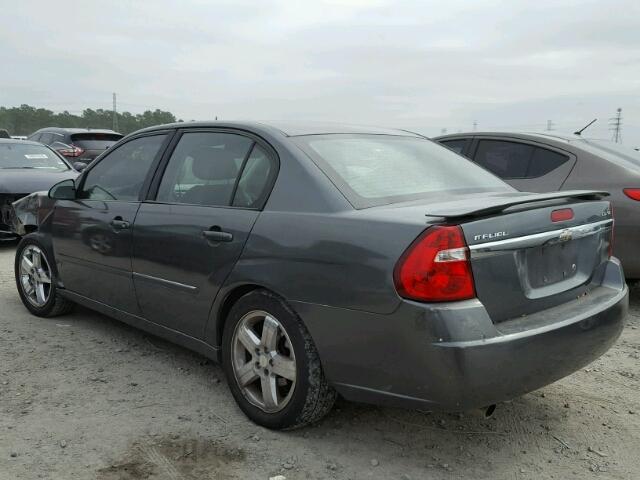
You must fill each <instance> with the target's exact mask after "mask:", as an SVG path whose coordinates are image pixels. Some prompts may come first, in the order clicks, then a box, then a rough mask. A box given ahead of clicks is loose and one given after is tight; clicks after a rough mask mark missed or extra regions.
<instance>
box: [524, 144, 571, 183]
mask: <svg viewBox="0 0 640 480" xmlns="http://www.w3.org/2000/svg"><path fill="white" fill-rule="evenodd" d="M567 160H569V157H567V156H566V155H562V154H561V153H557V152H552V151H551V150H547V149H546V148H536V151H535V152H533V157H532V158H531V165H529V170H528V171H527V177H528V178H534V177H542V176H543V175H546V174H547V173H549V172H552V171H553V170H555V169H556V168H558V167H559V166H560V165H562V164H563V163H564V162H566V161H567Z"/></svg>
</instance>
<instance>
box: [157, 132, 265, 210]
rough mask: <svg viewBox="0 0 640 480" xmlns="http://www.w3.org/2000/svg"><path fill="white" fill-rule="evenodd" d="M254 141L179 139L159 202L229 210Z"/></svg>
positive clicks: (218, 136)
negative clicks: (218, 207)
mask: <svg viewBox="0 0 640 480" xmlns="http://www.w3.org/2000/svg"><path fill="white" fill-rule="evenodd" d="M252 146H253V140H251V139H249V138H247V137H243V136H241V135H235V134H232V133H215V132H188V133H184V134H183V135H182V137H180V141H179V142H178V145H177V146H176V148H175V150H174V152H173V154H172V155H171V158H170V159H169V163H168V165H167V168H166V170H165V172H164V175H163V177H162V181H161V182H160V187H159V189H158V195H157V197H156V201H158V202H166V203H184V204H191V205H206V206H229V205H231V202H232V198H231V197H232V195H233V193H234V187H235V185H236V180H237V179H238V175H239V173H240V170H241V169H242V166H243V165H244V163H245V159H246V158H247V155H249V152H250V150H251V148H252Z"/></svg>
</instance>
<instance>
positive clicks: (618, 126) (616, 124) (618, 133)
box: [609, 108, 622, 143]
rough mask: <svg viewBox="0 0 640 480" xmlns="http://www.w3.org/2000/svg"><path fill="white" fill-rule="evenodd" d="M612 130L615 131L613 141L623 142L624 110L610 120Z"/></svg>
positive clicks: (619, 109) (617, 111) (620, 110)
mask: <svg viewBox="0 0 640 480" xmlns="http://www.w3.org/2000/svg"><path fill="white" fill-rule="evenodd" d="M609 125H610V127H611V128H610V130H613V135H612V138H611V139H612V140H613V141H614V142H616V143H620V142H622V109H621V108H618V110H616V116H615V117H612V118H610V119H609Z"/></svg>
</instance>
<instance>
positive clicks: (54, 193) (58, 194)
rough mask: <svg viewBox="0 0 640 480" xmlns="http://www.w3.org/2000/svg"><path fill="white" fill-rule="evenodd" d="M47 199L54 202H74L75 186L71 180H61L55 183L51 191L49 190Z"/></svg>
mask: <svg viewBox="0 0 640 480" xmlns="http://www.w3.org/2000/svg"><path fill="white" fill-rule="evenodd" d="M49 198H53V199H54V200H75V199H76V184H75V182H74V181H73V180H71V179H68V180H63V181H61V182H59V183H56V184H55V185H54V186H53V187H51V190H49Z"/></svg>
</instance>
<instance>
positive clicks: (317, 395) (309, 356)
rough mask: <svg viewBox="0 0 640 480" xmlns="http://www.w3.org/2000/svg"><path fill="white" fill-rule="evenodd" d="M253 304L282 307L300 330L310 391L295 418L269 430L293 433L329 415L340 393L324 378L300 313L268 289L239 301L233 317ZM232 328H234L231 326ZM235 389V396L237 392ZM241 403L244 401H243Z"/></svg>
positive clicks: (254, 291)
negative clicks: (244, 305) (238, 307)
mask: <svg viewBox="0 0 640 480" xmlns="http://www.w3.org/2000/svg"><path fill="white" fill-rule="evenodd" d="M254 301H258V302H265V301H268V302H277V303H278V304H279V306H280V307H281V308H282V309H283V310H285V312H286V313H287V314H288V315H289V316H290V320H293V321H295V323H296V325H297V327H298V331H299V333H300V335H301V337H302V340H303V342H304V355H305V357H306V363H307V367H308V368H307V370H308V379H307V380H308V382H306V383H308V388H307V391H306V394H305V396H304V401H303V403H302V407H301V408H299V410H298V413H297V414H296V416H295V417H293V418H291V417H289V418H288V419H287V420H284V419H283V420H282V421H281V422H280V423H279V424H278V425H277V426H270V427H268V428H277V429H280V430H294V429H297V428H301V427H304V426H306V425H309V424H311V423H315V422H317V421H319V420H321V419H322V418H323V417H324V416H325V415H327V413H329V411H330V410H331V408H332V407H333V404H334V403H335V401H336V398H337V393H336V391H335V390H334V389H333V387H332V386H331V385H330V384H329V382H328V381H327V379H326V377H325V375H324V372H323V369H322V364H321V362H320V355H319V354H318V350H317V349H316V346H315V344H314V342H313V339H312V338H311V335H310V333H309V331H308V330H307V328H306V326H305V325H304V323H303V322H302V320H301V318H300V317H299V316H298V314H297V313H296V312H295V311H294V310H293V309H292V308H291V307H290V306H289V305H288V304H287V302H286V301H285V300H284V299H283V298H282V297H280V296H278V295H276V294H275V293H273V292H271V291H269V290H266V289H257V290H253V291H251V292H249V293H247V294H246V295H244V296H243V297H241V298H240V299H238V300H237V301H236V304H235V305H234V306H233V307H232V309H231V312H230V314H231V313H232V312H233V311H234V310H235V308H236V306H237V305H239V304H241V303H245V302H247V303H252V302H254ZM225 327H227V325H225ZM229 328H231V327H230V326H229ZM225 335H226V328H225ZM296 353H297V352H296ZM297 354H298V353H297ZM229 376H230V375H229ZM230 381H233V380H230ZM233 390H234V396H235V389H233ZM236 400H238V397H236ZM238 401H239V402H242V401H243V399H240V400H238ZM245 413H246V412H245ZM292 413H293V412H292ZM249 416H251V415H249ZM254 421H255V419H254ZM258 423H260V422H258ZM265 426H266V425H265Z"/></svg>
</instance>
